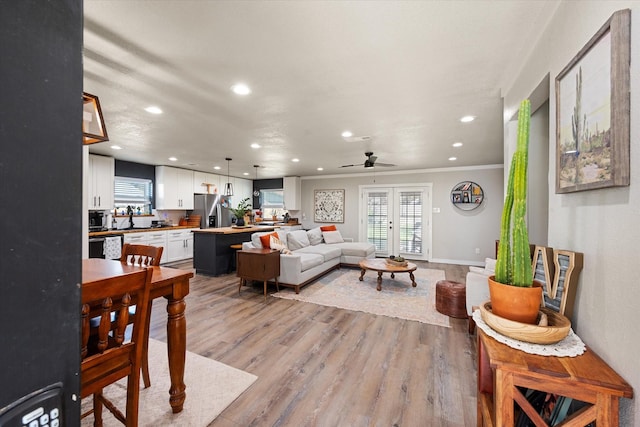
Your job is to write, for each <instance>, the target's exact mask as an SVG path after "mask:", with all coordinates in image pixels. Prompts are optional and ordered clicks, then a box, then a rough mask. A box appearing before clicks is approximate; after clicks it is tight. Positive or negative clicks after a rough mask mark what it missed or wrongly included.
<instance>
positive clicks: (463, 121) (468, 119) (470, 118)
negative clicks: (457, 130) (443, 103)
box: [460, 116, 475, 123]
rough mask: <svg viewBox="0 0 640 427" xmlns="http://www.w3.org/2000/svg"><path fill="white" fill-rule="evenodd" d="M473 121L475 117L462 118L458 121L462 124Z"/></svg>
mask: <svg viewBox="0 0 640 427" xmlns="http://www.w3.org/2000/svg"><path fill="white" fill-rule="evenodd" d="M474 120H475V116H464V117H462V118H461V119H460V121H461V122H462V123H469V122H472V121H474Z"/></svg>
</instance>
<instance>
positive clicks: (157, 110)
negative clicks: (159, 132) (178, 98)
mask: <svg viewBox="0 0 640 427" xmlns="http://www.w3.org/2000/svg"><path fill="white" fill-rule="evenodd" d="M144 111H146V112H147V113H151V114H162V110H161V109H160V107H156V106H155V105H151V106H149V107H147V108H145V109H144Z"/></svg>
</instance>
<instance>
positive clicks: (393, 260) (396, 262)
mask: <svg viewBox="0 0 640 427" xmlns="http://www.w3.org/2000/svg"><path fill="white" fill-rule="evenodd" d="M385 261H386V263H387V264H389V265H393V266H395V267H406V266H407V265H408V263H407V260H405V259H404V258H402V257H399V256H398V257H397V256H394V255H391V256H389V258H385Z"/></svg>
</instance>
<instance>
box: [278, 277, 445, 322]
mask: <svg viewBox="0 0 640 427" xmlns="http://www.w3.org/2000/svg"><path fill="white" fill-rule="evenodd" d="M414 275H415V280H416V283H417V286H416V287H415V288H414V287H412V286H411V279H410V278H409V274H408V273H398V274H396V275H395V279H392V278H391V275H390V274H389V273H384V274H383V276H382V290H381V291H377V290H376V286H377V280H378V273H377V272H375V271H367V272H366V273H365V275H364V280H363V281H362V282H361V281H359V280H358V279H359V277H360V270H354V269H348V268H343V269H340V270H335V271H332V272H331V273H329V274H327V275H326V276H323V277H322V278H320V279H319V280H318V281H317V282H314V283H311V284H309V285H307V286H305V287H303V288H302V289H301V290H300V293H299V294H296V293H295V291H294V290H293V289H290V288H284V289H283V290H281V291H280V292H277V293H274V294H272V296H274V297H278V298H285V299H291V300H296V301H305V302H310V303H313V304H319V305H326V306H330V307H338V308H344V309H346V310H354V311H363V312H365V313H371V314H378V315H382V316H390V317H397V318H399V319H406V320H415V321H418V322H422V323H429V324H432V325H438V326H445V327H450V325H449V317H448V316H445V315H444V314H441V313H439V312H437V311H436V282H437V281H438V280H443V279H444V278H445V276H444V271H442V270H432V269H427V268H418V269H417V270H416V271H415V272H414Z"/></svg>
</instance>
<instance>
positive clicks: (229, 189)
mask: <svg viewBox="0 0 640 427" xmlns="http://www.w3.org/2000/svg"><path fill="white" fill-rule="evenodd" d="M225 160H226V161H227V184H226V185H225V186H224V193H223V196H233V184H232V183H231V177H230V174H229V166H230V163H229V162H231V160H233V159H231V157H226V158H225Z"/></svg>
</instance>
